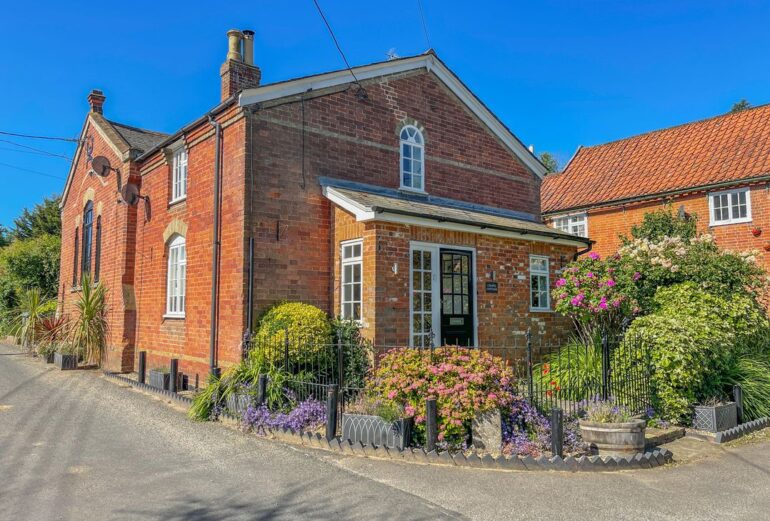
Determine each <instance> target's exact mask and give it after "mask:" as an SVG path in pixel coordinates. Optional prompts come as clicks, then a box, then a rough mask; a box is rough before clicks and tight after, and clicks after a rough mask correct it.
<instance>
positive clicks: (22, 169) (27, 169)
mask: <svg viewBox="0 0 770 521" xmlns="http://www.w3.org/2000/svg"><path fill="white" fill-rule="evenodd" d="M0 166H4V167H6V168H14V169H16V170H21V171H22V172H28V173H30V174H35V175H39V176H43V177H50V178H52V179H60V180H62V181H66V178H64V177H61V176H58V175H53V174H46V173H45V172H38V171H37V170H30V169H29V168H24V167H21V166H16V165H9V164H8V163H0Z"/></svg>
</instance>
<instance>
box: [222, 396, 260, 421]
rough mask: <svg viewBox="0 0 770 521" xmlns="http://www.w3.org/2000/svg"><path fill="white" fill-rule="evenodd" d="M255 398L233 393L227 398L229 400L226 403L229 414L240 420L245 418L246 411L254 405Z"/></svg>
mask: <svg viewBox="0 0 770 521" xmlns="http://www.w3.org/2000/svg"><path fill="white" fill-rule="evenodd" d="M252 398H253V396H252V395H250V394H244V393H232V394H230V395H229V396H228V397H227V400H225V403H226V405H227V412H229V413H230V414H232V415H233V416H237V417H238V418H240V417H241V416H243V413H245V412H246V409H248V408H249V405H251V403H252V401H253V400H252Z"/></svg>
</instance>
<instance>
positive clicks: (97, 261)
mask: <svg viewBox="0 0 770 521" xmlns="http://www.w3.org/2000/svg"><path fill="white" fill-rule="evenodd" d="M101 271H102V216H101V215H99V216H97V217H96V244H95V246H94V282H99V276H100V274H101Z"/></svg>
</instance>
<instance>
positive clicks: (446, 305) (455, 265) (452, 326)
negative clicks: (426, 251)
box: [440, 250, 473, 346]
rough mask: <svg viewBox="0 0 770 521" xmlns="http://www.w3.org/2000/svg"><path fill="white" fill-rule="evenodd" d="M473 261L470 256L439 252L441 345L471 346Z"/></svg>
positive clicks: (453, 251)
mask: <svg viewBox="0 0 770 521" xmlns="http://www.w3.org/2000/svg"><path fill="white" fill-rule="evenodd" d="M472 261H473V258H472V256H471V252H467V251H457V250H441V268H440V269H441V341H442V343H443V345H462V346H470V345H473V298H472V295H473V292H472V286H471V284H473V262H472Z"/></svg>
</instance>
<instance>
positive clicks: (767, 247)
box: [763, 242, 770, 251]
mask: <svg viewBox="0 0 770 521" xmlns="http://www.w3.org/2000/svg"><path fill="white" fill-rule="evenodd" d="M763 248H764V249H765V251H770V242H766V243H765V245H764V246H763Z"/></svg>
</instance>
